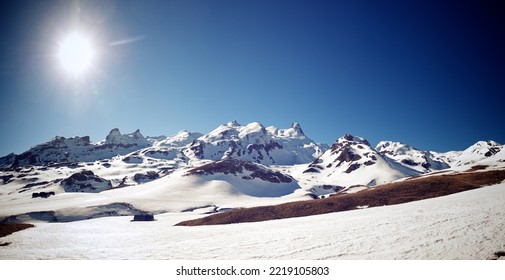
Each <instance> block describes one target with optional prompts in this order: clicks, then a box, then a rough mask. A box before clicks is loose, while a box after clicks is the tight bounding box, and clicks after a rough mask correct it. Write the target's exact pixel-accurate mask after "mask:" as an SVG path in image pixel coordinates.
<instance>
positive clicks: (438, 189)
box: [177, 170, 505, 226]
mask: <svg viewBox="0 0 505 280" xmlns="http://www.w3.org/2000/svg"><path fill="white" fill-rule="evenodd" d="M503 180H505V170H493V171H481V172H466V173H460V174H453V175H439V176H430V177H424V178H423V177H420V178H416V179H413V180H406V181H402V182H396V183H390V184H384V185H381V186H377V187H375V188H373V189H370V190H364V191H361V192H358V193H352V194H344V195H336V196H332V197H328V198H325V199H318V200H311V201H299V202H291V203H285V204H280V205H274V206H261V207H253V208H243V209H237V210H233V211H229V212H225V213H219V214H215V215H210V216H207V217H204V218H200V219H195V220H190V221H183V222H180V223H178V224H177V226H200V225H218V224H232V223H244V222H259V221H267V220H276V219H286V218H293V217H303V216H310V215H318V214H325V213H331V212H340V211H348V210H354V209H358V208H363V207H365V206H366V207H376V206H384V205H393V204H400V203H406V202H412V201H416V200H421V199H428V198H434V197H439V196H445V195H450V194H453V193H458V192H462V191H467V190H472V189H476V188H480V187H482V186H487V185H494V184H498V183H500V182H502V181H503Z"/></svg>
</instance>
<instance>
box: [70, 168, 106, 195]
mask: <svg viewBox="0 0 505 280" xmlns="http://www.w3.org/2000/svg"><path fill="white" fill-rule="evenodd" d="M60 184H61V185H62V186H63V188H64V189H65V192H90V193H97V192H101V191H104V190H107V189H111V188H112V183H111V182H110V181H109V180H105V179H103V178H101V177H98V176H96V175H95V174H94V173H93V172H92V171H89V170H83V171H81V172H79V173H74V174H72V175H71V176H70V177H69V178H67V179H65V180H63V181H61V183H60Z"/></svg>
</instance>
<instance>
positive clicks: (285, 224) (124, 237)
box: [0, 183, 505, 260]
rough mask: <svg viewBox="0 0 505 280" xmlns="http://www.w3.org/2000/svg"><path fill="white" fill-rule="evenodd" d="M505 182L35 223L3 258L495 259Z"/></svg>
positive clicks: (504, 213)
mask: <svg viewBox="0 0 505 280" xmlns="http://www.w3.org/2000/svg"><path fill="white" fill-rule="evenodd" d="M504 201H505V184H503V183H502V184H498V185H494V186H489V187H484V188H480V189H476V190H472V191H467V192H462V193H458V194H453V195H450V196H446V197H439V198H434V199H429V200H423V201H416V202H411V203H406V204H400V205H394V206H384V207H376V208H366V209H358V210H353V211H348V212H340V213H332V214H325V215H318V216H310V217H303V218H292V219H285V220H274V221H266V222H258V223H246V224H231V225H219V226H202V227H175V226H173V225H174V224H175V223H177V222H179V221H182V220H187V219H192V218H196V217H200V216H201V215H202V214H201V213H196V212H189V213H167V214H162V215H157V216H156V217H155V218H156V220H157V221H155V222H138V223H132V222H130V220H131V218H132V217H131V216H127V217H106V218H98V219H93V220H85V221H78V222H71V223H37V224H36V227H35V228H30V229H27V230H24V231H21V232H17V233H14V234H12V235H9V236H7V237H4V238H2V242H11V244H10V245H8V246H5V247H3V248H2V250H0V259H202V260H209V259H277V260H281V259H489V258H492V257H493V254H494V253H495V252H497V251H503V250H505V243H503V240H505V231H503V228H504V226H505V209H504V208H503V204H504Z"/></svg>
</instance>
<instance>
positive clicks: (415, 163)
mask: <svg viewBox="0 0 505 280" xmlns="http://www.w3.org/2000/svg"><path fill="white" fill-rule="evenodd" d="M402 163H405V164H407V165H410V166H417V165H419V163H417V162H415V161H413V160H411V159H402Z"/></svg>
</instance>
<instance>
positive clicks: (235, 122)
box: [226, 120, 240, 127]
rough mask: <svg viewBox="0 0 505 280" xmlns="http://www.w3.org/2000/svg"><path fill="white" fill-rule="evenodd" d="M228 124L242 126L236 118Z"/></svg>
mask: <svg viewBox="0 0 505 280" xmlns="http://www.w3.org/2000/svg"><path fill="white" fill-rule="evenodd" d="M226 125H227V126H229V127H235V126H240V124H239V123H238V122H237V121H236V120H233V121H231V122H229V123H227V124H226Z"/></svg>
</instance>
